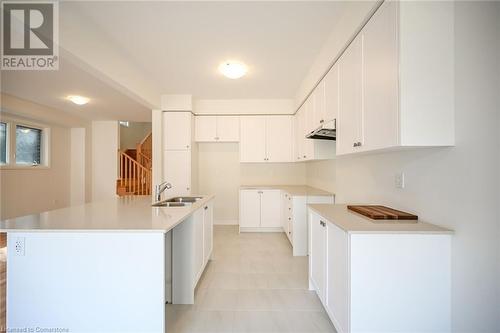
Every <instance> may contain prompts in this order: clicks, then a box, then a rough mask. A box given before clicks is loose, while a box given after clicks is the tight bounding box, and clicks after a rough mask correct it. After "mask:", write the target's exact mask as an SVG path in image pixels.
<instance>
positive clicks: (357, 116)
mask: <svg viewBox="0 0 500 333" xmlns="http://www.w3.org/2000/svg"><path fill="white" fill-rule="evenodd" d="M360 37H361V36H358V37H357V38H356V39H355V40H354V41H353V42H352V43H351V45H350V46H349V48H348V49H347V50H346V51H345V53H344V54H343V55H342V57H341V58H340V67H339V71H340V73H339V75H340V108H339V118H338V121H337V127H338V130H337V155H341V154H348V153H352V152H355V151H359V150H360V148H361V146H362V145H363V139H362V101H361V99H362V93H361V88H362V79H363V76H362V38H360ZM358 143H361V146H359V145H358Z"/></svg>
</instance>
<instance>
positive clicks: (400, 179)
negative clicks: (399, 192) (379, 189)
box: [394, 172, 405, 189]
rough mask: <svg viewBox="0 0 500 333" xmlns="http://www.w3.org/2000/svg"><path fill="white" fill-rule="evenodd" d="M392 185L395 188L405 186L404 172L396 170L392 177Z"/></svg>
mask: <svg viewBox="0 0 500 333" xmlns="http://www.w3.org/2000/svg"><path fill="white" fill-rule="evenodd" d="M394 186H396V188H400V189H403V188H405V174H404V173H403V172H397V173H396V175H395V177H394Z"/></svg>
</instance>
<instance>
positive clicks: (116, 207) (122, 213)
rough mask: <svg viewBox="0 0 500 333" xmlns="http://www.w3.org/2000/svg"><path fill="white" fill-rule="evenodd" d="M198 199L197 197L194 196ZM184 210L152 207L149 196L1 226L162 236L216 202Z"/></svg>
mask: <svg viewBox="0 0 500 333" xmlns="http://www.w3.org/2000/svg"><path fill="white" fill-rule="evenodd" d="M193 196H195V195H193ZM197 196H202V197H203V199H201V200H199V201H197V202H195V203H193V204H192V205H190V206H184V207H151V197H150V196H130V197H119V198H113V199H109V200H105V201H99V202H91V203H87V204H84V205H79V206H71V207H67V208H61V209H56V210H51V211H47V212H43V213H39V214H32V215H27V216H22V217H17V218H12V219H8V220H4V221H1V222H0V232H16V231H18V232H26V231H30V232H31V231H43V232H47V231H64V232H68V231H70V232H71V231H75V232H92V231H94V232H102V231H123V232H161V233H166V232H168V231H170V230H171V229H173V228H174V227H175V226H176V225H178V224H179V223H181V222H182V221H184V220H185V219H186V218H188V217H189V216H190V215H191V214H193V213H194V212H195V211H196V210H198V209H199V208H200V207H202V206H203V205H205V204H206V203H207V202H208V201H210V200H211V199H213V198H214V196H213V195H197Z"/></svg>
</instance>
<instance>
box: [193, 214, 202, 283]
mask: <svg viewBox="0 0 500 333" xmlns="http://www.w3.org/2000/svg"><path fill="white" fill-rule="evenodd" d="M193 223H194V244H193V246H194V254H193V255H194V269H193V271H194V274H195V276H194V282H195V283H196V282H198V279H199V278H200V276H201V273H202V269H203V264H204V263H203V209H202V208H200V209H198V210H197V211H195V212H194V213H193Z"/></svg>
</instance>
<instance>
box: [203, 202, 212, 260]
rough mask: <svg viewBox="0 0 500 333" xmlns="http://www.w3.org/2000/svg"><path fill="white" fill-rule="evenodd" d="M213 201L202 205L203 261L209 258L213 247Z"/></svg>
mask: <svg viewBox="0 0 500 333" xmlns="http://www.w3.org/2000/svg"><path fill="white" fill-rule="evenodd" d="M213 212H214V210H213V201H210V202H209V203H207V204H206V205H205V206H204V207H203V258H204V262H207V261H208V260H209V259H210V255H211V254H212V249H213V241H214V237H213V235H214V231H213Z"/></svg>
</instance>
